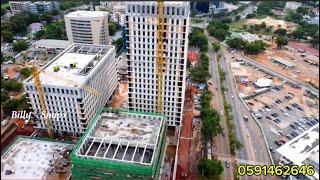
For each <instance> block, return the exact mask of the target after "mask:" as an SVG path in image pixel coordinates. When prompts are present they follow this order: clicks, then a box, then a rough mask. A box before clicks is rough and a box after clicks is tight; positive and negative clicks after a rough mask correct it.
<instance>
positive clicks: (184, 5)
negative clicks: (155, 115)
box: [126, 2, 190, 126]
mask: <svg viewBox="0 0 320 180" xmlns="http://www.w3.org/2000/svg"><path fill="white" fill-rule="evenodd" d="M189 11H190V5H189V2H165V3H164V19H165V22H164V28H165V31H164V42H163V44H164V56H165V66H166V67H165V70H164V80H163V88H162V89H163V102H164V104H163V107H164V109H163V113H164V115H165V116H166V118H167V122H168V125H169V126H181V122H182V112H183V105H184V94H185V87H186V80H185V79H186V63H187V52H188V34H189V13H190V12H189ZM126 15H127V16H126V41H127V63H128V82H129V108H130V110H134V111H145V112H156V110H157V75H156V69H157V58H156V57H157V2H128V3H127V4H126Z"/></svg>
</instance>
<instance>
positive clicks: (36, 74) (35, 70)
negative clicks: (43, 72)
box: [31, 64, 53, 137]
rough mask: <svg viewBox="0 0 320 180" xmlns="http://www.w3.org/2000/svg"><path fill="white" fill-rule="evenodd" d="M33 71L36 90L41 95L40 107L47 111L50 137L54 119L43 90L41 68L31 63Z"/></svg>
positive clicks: (46, 121) (44, 111)
mask: <svg viewBox="0 0 320 180" xmlns="http://www.w3.org/2000/svg"><path fill="white" fill-rule="evenodd" d="M31 71H32V75H33V79H34V85H35V86H36V90H37V92H38V95H39V101H40V109H41V111H42V113H45V116H44V118H45V123H46V125H47V129H48V135H49V137H53V132H52V121H51V119H50V117H49V116H48V107H47V104H46V101H45V95H44V92H43V87H42V85H41V80H40V71H39V68H38V67H36V66H35V65H34V64H31Z"/></svg>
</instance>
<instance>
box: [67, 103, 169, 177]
mask: <svg viewBox="0 0 320 180" xmlns="http://www.w3.org/2000/svg"><path fill="white" fill-rule="evenodd" d="M166 128H167V125H166V120H165V117H164V116H163V115H159V114H152V113H142V112H134V111H129V110H123V109H107V108H104V109H101V110H99V111H98V112H97V113H96V115H95V116H94V118H93V119H92V120H91V122H90V124H89V127H88V128H87V130H86V132H85V134H84V135H83V136H82V137H81V138H80V140H79V141H78V143H77V144H76V146H75V148H74V150H73V152H72V154H71V161H72V179H77V180H81V179H86V180H87V179H139V180H140V179H148V180H150V179H158V177H159V172H160V167H161V163H162V160H163V154H164V148H165V132H166Z"/></svg>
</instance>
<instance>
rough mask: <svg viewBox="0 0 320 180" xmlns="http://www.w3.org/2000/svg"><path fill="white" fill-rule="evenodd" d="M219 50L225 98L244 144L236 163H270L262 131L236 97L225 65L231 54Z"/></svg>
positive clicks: (228, 70) (232, 81)
mask: <svg viewBox="0 0 320 180" xmlns="http://www.w3.org/2000/svg"><path fill="white" fill-rule="evenodd" d="M221 51H222V52H223V54H224V55H223V56H222V58H221V60H220V63H221V67H222V69H223V70H224V71H225V72H226V81H225V85H226V88H227V94H226V95H227V100H228V102H229V103H230V104H231V105H232V111H233V115H234V125H235V129H236V133H237V136H238V138H239V140H240V141H241V143H242V144H243V145H244V146H243V148H242V149H241V150H240V151H238V152H237V160H238V163H248V164H259V165H271V160H270V158H269V154H268V149H267V146H266V144H265V141H264V139H263V135H262V132H261V130H260V128H259V126H258V124H257V123H256V122H255V120H254V119H253V118H252V116H251V114H250V112H249V111H248V110H247V109H246V108H245V107H244V105H243V104H242V102H241V100H240V99H239V97H238V92H237V88H236V87H235V83H234V80H233V76H232V72H231V70H230V66H228V65H227V64H229V63H230V61H231V59H232V54H230V53H229V52H228V51H227V50H226V49H225V48H224V47H223V46H222V47H221ZM221 51H220V52H221ZM232 97H233V98H232ZM243 116H247V117H248V121H247V122H246V121H244V119H243ZM245 179H247V177H245ZM255 179H268V177H263V176H261V177H255Z"/></svg>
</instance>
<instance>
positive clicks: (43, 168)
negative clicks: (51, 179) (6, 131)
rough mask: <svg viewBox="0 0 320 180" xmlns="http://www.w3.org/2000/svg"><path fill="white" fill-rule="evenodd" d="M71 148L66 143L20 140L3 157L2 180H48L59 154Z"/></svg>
mask: <svg viewBox="0 0 320 180" xmlns="http://www.w3.org/2000/svg"><path fill="white" fill-rule="evenodd" d="M70 147H72V146H70V144H65V143H58V142H51V141H43V140H36V139H27V138H18V139H17V141H16V142H15V143H14V144H13V145H12V146H11V147H10V149H8V150H7V152H5V153H4V154H3V155H2V156H1V178H3V179H46V176H47V174H48V172H49V171H50V168H52V167H53V165H52V163H54V162H55V161H56V159H57V157H56V156H57V152H61V151H66V150H67V149H68V148H70Z"/></svg>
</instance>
